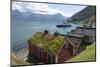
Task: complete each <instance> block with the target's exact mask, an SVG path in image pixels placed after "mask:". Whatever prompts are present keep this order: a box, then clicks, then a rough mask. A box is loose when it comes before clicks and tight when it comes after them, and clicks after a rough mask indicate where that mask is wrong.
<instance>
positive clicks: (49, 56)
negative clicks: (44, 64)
mask: <svg viewBox="0 0 100 67" xmlns="http://www.w3.org/2000/svg"><path fill="white" fill-rule="evenodd" d="M48 63H52V56H51V55H49V54H48Z"/></svg>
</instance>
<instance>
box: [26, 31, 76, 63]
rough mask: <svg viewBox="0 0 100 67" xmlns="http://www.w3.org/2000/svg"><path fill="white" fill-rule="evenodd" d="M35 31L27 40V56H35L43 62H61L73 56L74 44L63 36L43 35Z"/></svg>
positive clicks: (30, 57)
mask: <svg viewBox="0 0 100 67" xmlns="http://www.w3.org/2000/svg"><path fill="white" fill-rule="evenodd" d="M43 35H44V34H43V33H42V32H37V33H36V34H35V35H33V37H31V38H30V39H29V40H28V43H29V55H28V58H29V59H32V58H37V59H39V60H41V61H42V62H44V63H63V62H64V61H66V60H68V59H69V58H71V57H72V56H73V51H74V50H73V48H75V47H76V46H74V44H73V43H72V42H71V41H69V40H68V39H66V38H65V37H64V36H60V35H58V36H54V35H51V34H46V35H44V36H43Z"/></svg>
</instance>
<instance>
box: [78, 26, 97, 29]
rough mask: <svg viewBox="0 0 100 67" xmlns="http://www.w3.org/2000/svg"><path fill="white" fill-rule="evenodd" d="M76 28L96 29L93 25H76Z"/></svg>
mask: <svg viewBox="0 0 100 67" xmlns="http://www.w3.org/2000/svg"><path fill="white" fill-rule="evenodd" d="M77 28H81V29H83V28H84V29H96V28H95V27H94V26H80V27H77Z"/></svg>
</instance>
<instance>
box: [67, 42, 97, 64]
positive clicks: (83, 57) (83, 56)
mask: <svg viewBox="0 0 100 67" xmlns="http://www.w3.org/2000/svg"><path fill="white" fill-rule="evenodd" d="M95 60H96V53H95V44H92V45H90V46H87V49H86V50H84V51H83V52H81V53H80V54H78V55H77V56H75V57H73V58H71V59H69V60H68V61H66V62H79V61H95Z"/></svg>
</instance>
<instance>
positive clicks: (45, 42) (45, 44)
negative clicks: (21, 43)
mask: <svg viewBox="0 0 100 67" xmlns="http://www.w3.org/2000/svg"><path fill="white" fill-rule="evenodd" d="M43 34H44V33H42V32H37V33H36V34H34V35H33V36H32V37H31V38H30V39H29V40H28V42H29V43H30V45H35V46H37V47H40V48H42V49H44V50H45V51H47V52H48V53H50V54H54V55H56V54H57V53H58V51H59V49H60V48H61V46H62V44H63V42H64V37H63V36H60V35H58V36H54V35H51V34H46V35H43Z"/></svg>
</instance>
